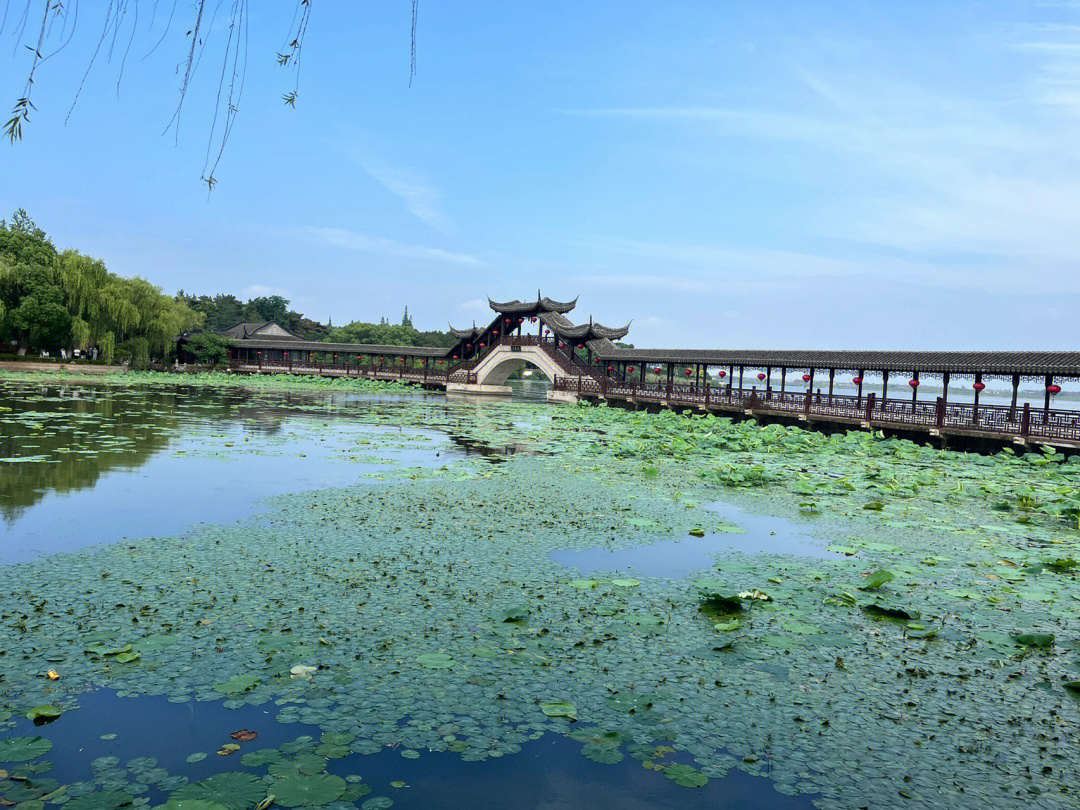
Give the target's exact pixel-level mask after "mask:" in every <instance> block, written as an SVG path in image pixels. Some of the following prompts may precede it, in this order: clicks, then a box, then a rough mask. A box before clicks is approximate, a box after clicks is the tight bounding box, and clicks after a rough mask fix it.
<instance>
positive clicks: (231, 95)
mask: <svg viewBox="0 0 1080 810" xmlns="http://www.w3.org/2000/svg"><path fill="white" fill-rule="evenodd" d="M294 2H295V6H294V9H293V16H292V20H291V22H290V23H289V27H288V29H287V30H288V32H289V33H288V35H287V38H286V41H285V44H284V45H283V46H282V48H281V49H280V50H279V51H278V52H277V63H278V65H279V66H280V67H283V68H286V69H288V70H290V71H291V72H292V74H293V80H292V83H291V87H290V89H289V90H287V91H286V92H285V93H283V94H282V100H283V101H284V102H285V104H286V105H287V106H289V107H292V108H295V107H296V102H297V99H298V98H299V93H300V62H301V57H302V56H303V51H304V38H305V37H306V35H307V31H308V25H309V24H310V22H311V9H312V0H294ZM417 2H418V0H411V5H412V26H411V34H410V35H411V43H412V45H411V49H410V59H409V86H410V87H412V81H413V77H414V76H415V75H416V18H417ZM0 3H2V11H0V35H2V34H3V33H4V32H5V30H6V29H7V27H8V25H9V22H10V23H12V24H11V30H12V33H13V35H14V38H15V40H16V43H17V47H18V46H22V47H25V48H26V49H27V50H30V51H31V52H32V54H33V55H32V58H31V62H30V67H29V70H28V71H27V77H26V84H25V86H24V89H23V93H22V95H21V96H20V98H19V99H17V100H16V102H15V105H14V106H13V107H12V110H11V117H10V118H9V119H8V120H7V122H6V123H5V124H4V135H5V136H6V137H7V138H8V140H9V141H10V142H11V143H12V144H14V143H17V142H19V141H21V140H22V139H23V135H24V126H25V125H28V124H29V123H30V114H31V113H32V112H33V111H35V110H36V109H37V108H36V107H35V106H34V103H33V100H32V99H33V94H34V82H35V79H36V77H37V72H38V69H39V68H40V67H41V65H42V64H43V63H45V62H46V61H48V60H49V59H50V58H52V57H53V56H55V55H56V54H57V53H59V52H60V51H61V50H63V49H64V48H65V47H66V46H67V45H68V44H69V43H70V42H71V38H72V36H73V35H74V32H75V28H76V24H77V22H78V18H79V0H23V7H22V11H21V13H20V14H18V19H15V18H14V15H12V14H11V13H10V12H11V11H12V9H11V6H12V5H13V0H0ZM147 3H149V4H150V5H151V9H150V11H151V13H150V17H149V24H148V26H147V28H146V30H145V32H144V33H145V34H147V35H153V36H154V37H155V40H156V41H155V42H154V43H153V45H152V46H151V47H150V49H149V51H148V52H147V53H146V55H145V56H143V60H145V59H147V58H148V57H149V56H151V55H152V54H153V53H154V52H155V51H157V49H158V47H159V46H160V45H161V44H162V43H163V42H164V41H165V39H166V37H167V36H168V34H169V31H170V30H171V29H172V26H173V23H174V22H175V21H176V7H177V5H178V0H172V2H171V4H169V6H170V7H169V11H168V14H167V15H162V16H163V20H164V21H163V22H162V23H161V24H160V25H161V27H162V29H163V30H161V33H160V36H158V35H157V28H158V26H159V22H158V19H159V17H158V11H159V3H161V4H162V5H165V4H166V3H168V0H165V2H164V3H162V2H161V0H141V4H142V5H146V4H147ZM14 4H15V5H16V6H17V5H19V2H18V0H14ZM249 5H250V0H191V2H190V12H189V13H190V16H189V17H188V18H187V19H188V28H187V31H186V33H185V35H184V36H185V39H186V43H185V46H184V52H183V55H182V58H181V59H180V61H179V63H178V65H177V71H176V72H177V74H178V75H179V76H180V87H179V98H178V99H177V104H176V109H175V110H174V111H173V114H172V117H171V118H170V119H169V121H168V123H167V124H166V126H165V132H168V131H169V130H170V129H171V130H172V131H173V133H174V136H175V137H176V138H179V131H180V119H181V114H182V113H183V111H184V103H185V101H186V100H187V96H188V91H189V89H190V87H191V83H192V80H193V78H194V76H195V73H196V71H197V70H198V67H199V65H200V63H201V62H202V59H203V57H204V56H205V55H207V41H208V37H209V35H210V33H211V32H218V31H221V30H222V28H223V27H224V31H225V37H224V44H222V43H221V42H220V40H221V36H220V35H219V36H217V37H215V39H214V43H215V44H214V47H213V49H212V52H211V54H210V56H211V58H212V59H214V60H217V61H220V64H221V69H220V71H219V75H218V85H217V94H216V97H215V101H214V109H213V114H212V116H211V123H210V132H209V135H208V137H207V145H206V157H205V159H204V162H203V170H202V181H203V182H204V183H206V185H207V187H208V188H209V189H211V190H212V189H213V188H214V186H215V185H216V184H217V180H216V178H215V173H216V171H217V168H218V165H219V164H220V162H221V159H222V155H224V153H225V146H226V144H227V143H228V141H229V136H230V135H231V134H232V128H233V124H234V122H235V119H236V114H237V112H238V111H239V107H240V98H241V96H242V95H243V90H244V78H245V76H246V74H247V61H248V18H249V16H250V15H249ZM139 6H140V0H105V19H104V22H103V25H102V30H101V36H100V37H99V38H98V41H97V45H96V46H95V48H94V50H93V52H92V53H91V54H90V58H89V60H88V63H87V66H86V71H85V72H84V74H83V77H82V80H81V81H80V82H79V86H78V88H77V90H76V91H75V97H74V99H73V100H72V103H71V108H70V109H69V110H68V114H67V117H66V118H65V119H64V120H65V123H66V122H67V120H68V119H70V117H71V114H72V112H73V111H74V109H75V105H76V104H78V102H79V97H80V96H81V95H82V90H83V87H84V85H85V84H86V79H87V77H88V76H89V75H90V71H91V70H92V69H93V67H94V64H95V63H96V62H97V60H98V57H99V56H101V54H102V51H103V50H104V51H105V55H106V59H107V60H108V61H110V62H111V61H112V58H113V55H114V53H115V52H118V49H117V45H118V43H120V48H122V54H121V55H120V59H119V61H120V64H119V70H118V76H117V95H119V92H120V83H121V81H122V79H123V75H124V69H125V67H126V66H127V61H128V57H129V56H130V54H131V50H132V47H133V45H134V43H135V42H136V34H137V32H138V27H139ZM219 17H220V19H219ZM39 20H40V24H38V21H39ZM125 34H126V44H124V37H125ZM53 41H55V42H56V46H55V48H54V49H53V50H52V51H49V50H48V47H49V46H50V45H51V43H52V42H53Z"/></svg>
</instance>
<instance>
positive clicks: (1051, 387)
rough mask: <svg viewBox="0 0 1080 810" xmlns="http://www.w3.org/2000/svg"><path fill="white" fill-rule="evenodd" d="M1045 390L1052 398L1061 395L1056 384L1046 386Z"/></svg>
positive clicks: (1059, 388) (1059, 387)
mask: <svg viewBox="0 0 1080 810" xmlns="http://www.w3.org/2000/svg"><path fill="white" fill-rule="evenodd" d="M1046 390H1047V391H1049V392H1050V396H1052V397H1054V396H1057V395H1058V394H1060V393H1061V386H1060V385H1058V384H1057V383H1054V384H1053V385H1048V386H1046Z"/></svg>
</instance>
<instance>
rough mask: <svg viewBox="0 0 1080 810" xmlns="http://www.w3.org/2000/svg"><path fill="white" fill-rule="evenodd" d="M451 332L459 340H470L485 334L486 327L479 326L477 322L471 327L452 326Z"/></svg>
mask: <svg viewBox="0 0 1080 810" xmlns="http://www.w3.org/2000/svg"><path fill="white" fill-rule="evenodd" d="M450 334H451V335H453V336H454V337H456V338H458V339H459V340H469V339H472V338H478V337H480V335H482V334H484V329H483V328H481V327H479V326H477V325H476V324H475V323H474V324H473V325H472V328H471V329H455V328H454V327H453V326H451V327H450Z"/></svg>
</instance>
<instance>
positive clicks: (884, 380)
mask: <svg viewBox="0 0 1080 810" xmlns="http://www.w3.org/2000/svg"><path fill="white" fill-rule="evenodd" d="M888 398H889V372H888V371H882V372H881V407H882V408H884V407H885V402H886V401H887V400H888Z"/></svg>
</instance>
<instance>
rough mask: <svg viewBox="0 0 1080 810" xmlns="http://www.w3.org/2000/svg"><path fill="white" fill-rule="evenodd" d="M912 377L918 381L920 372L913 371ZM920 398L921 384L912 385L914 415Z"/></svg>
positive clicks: (912, 409)
mask: <svg viewBox="0 0 1080 810" xmlns="http://www.w3.org/2000/svg"><path fill="white" fill-rule="evenodd" d="M911 379H913V380H915V381H916V382H918V379H919V372H917V371H913V372H911ZM918 399H919V386H917V385H913V386H911V413H912V415H914V414H915V403H916V402H917V401H918Z"/></svg>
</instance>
